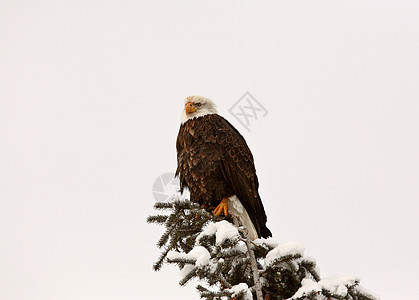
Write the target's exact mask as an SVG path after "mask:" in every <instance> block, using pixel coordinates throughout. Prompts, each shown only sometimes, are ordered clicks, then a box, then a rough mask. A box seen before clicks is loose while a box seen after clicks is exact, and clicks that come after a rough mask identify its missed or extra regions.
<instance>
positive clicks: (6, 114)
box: [0, 0, 419, 300]
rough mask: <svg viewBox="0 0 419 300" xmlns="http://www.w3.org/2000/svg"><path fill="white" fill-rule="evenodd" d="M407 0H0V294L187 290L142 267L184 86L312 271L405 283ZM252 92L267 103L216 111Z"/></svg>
mask: <svg viewBox="0 0 419 300" xmlns="http://www.w3.org/2000/svg"><path fill="white" fill-rule="evenodd" d="M418 12H419V6H418V4H417V2H416V1H402V0H398V1H383V0H380V1H378V0H377V1H368V0H367V1H366V0H362V1H337V0H334V1H332V0H329V1H323V0H319V1H312V0H311V1H295V0H292V1H291V0H290V1H272V2H266V3H262V2H260V1H258V2H256V1H228V2H226V1H176V2H175V1H153V2H151V1H150V2H147V3H146V2H145V1H80V0H77V1H74V0H73V1H57V2H52V1H5V0H3V1H0V134H1V135H0V136H1V139H0V236H1V246H0V249H1V250H0V252H1V255H0V297H1V298H2V299H31V300H33V299H42V300H45V299H60V300H65V299H101V300H103V299H197V298H198V297H197V293H196V292H195V289H194V286H193V285H191V286H189V287H186V288H181V287H179V286H178V280H179V277H178V271H177V269H175V268H172V267H166V268H164V269H163V271H162V272H158V273H155V272H153V271H152V269H151V265H152V263H153V262H154V261H155V260H156V258H157V257H158V255H159V251H158V250H157V248H156V247H155V243H156V242H157V240H158V238H159V236H160V234H161V230H160V229H159V228H158V227H157V226H155V225H147V224H146V223H145V218H146V217H147V215H148V214H150V213H153V211H152V205H153V203H154V199H153V195H152V185H153V183H154V181H155V179H156V178H157V177H158V176H159V175H160V174H162V173H166V172H173V171H174V170H175V168H176V153H175V139H176V135H177V131H178V127H179V116H180V111H181V109H182V106H183V98H184V97H186V96H188V95H191V94H202V95H205V96H207V97H210V98H211V99H213V100H214V101H215V102H216V103H217V104H218V106H219V110H220V113H221V114H222V115H224V116H225V117H226V118H227V119H229V120H230V121H231V122H232V123H233V124H234V125H235V126H236V127H237V128H238V129H239V130H240V131H241V132H242V133H243V135H244V136H245V138H246V139H247V141H248V144H249V146H250V148H251V149H252V151H253V154H254V157H255V163H256V168H257V171H258V174H259V180H260V193H261V196H262V200H263V202H264V204H265V208H266V211H267V215H268V226H269V228H270V229H271V230H272V232H273V233H274V236H275V238H276V239H277V240H278V241H280V242H288V241H296V242H301V243H304V244H305V246H306V254H308V255H311V256H313V257H315V258H316V259H317V261H318V264H319V267H320V270H321V274H322V276H329V275H333V274H339V275H341V276H350V275H357V276H359V277H361V279H362V281H361V282H362V283H363V285H364V286H366V287H367V288H369V289H370V290H372V291H373V292H375V293H377V294H379V295H381V296H382V298H383V299H412V297H414V295H418V294H419V288H418V284H417V282H418V279H419V271H418V269H419V258H418V255H417V254H418V250H419V249H418V243H419V242H418V236H419V232H418V225H419V223H418V220H417V217H418V213H419V209H418V188H417V181H418V167H419V166H418V159H417V155H415V154H417V152H418V144H417V133H418V125H417V111H418V101H417V100H418V95H419V91H418V79H419V78H418V55H417V53H418V50H419V49H418V48H419V47H418V44H419V42H418V25H419V22H418ZM246 91H249V92H250V93H251V94H252V95H253V96H255V98H256V99H257V100H258V101H259V102H260V103H261V104H262V105H263V106H264V107H265V108H266V109H267V110H268V115H267V116H266V117H265V118H261V119H259V120H258V121H256V122H254V123H253V124H252V125H251V132H247V131H246V130H245V129H244V128H243V127H242V126H241V125H240V124H239V123H238V122H237V121H236V120H235V119H234V118H233V117H232V116H231V115H230V114H229V112H228V109H229V108H230V107H231V106H232V105H233V104H234V103H235V101H237V100H238V99H239V98H240V97H241V96H242V95H243V94H244V93H245V92H246Z"/></svg>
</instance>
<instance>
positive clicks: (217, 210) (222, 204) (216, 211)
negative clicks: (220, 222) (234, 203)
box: [214, 198, 228, 217]
mask: <svg viewBox="0 0 419 300" xmlns="http://www.w3.org/2000/svg"><path fill="white" fill-rule="evenodd" d="M222 212H224V216H227V215H228V204H227V199H226V198H223V200H221V202H220V204H218V206H217V207H216V208H215V209H214V215H215V216H216V217H218V216H219V215H221V213H222Z"/></svg>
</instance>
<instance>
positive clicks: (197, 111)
mask: <svg viewBox="0 0 419 300" xmlns="http://www.w3.org/2000/svg"><path fill="white" fill-rule="evenodd" d="M216 113H217V107H216V105H215V103H214V102H212V101H211V100H210V99H208V98H205V97H203V96H189V97H186V98H185V107H184V109H183V111H182V116H181V120H182V124H183V123H185V122H186V121H188V120H190V119H194V118H198V117H202V116H205V115H209V114H216Z"/></svg>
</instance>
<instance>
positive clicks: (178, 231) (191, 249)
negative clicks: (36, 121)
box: [147, 200, 379, 300]
mask: <svg viewBox="0 0 419 300" xmlns="http://www.w3.org/2000/svg"><path fill="white" fill-rule="evenodd" d="M155 208H156V209H157V210H161V211H164V212H166V214H160V215H155V216H150V217H149V218H148V219H147V221H148V222H149V223H154V224H157V225H160V226H164V227H165V228H166V230H165V232H164V233H163V235H162V236H161V238H160V239H159V241H158V243H157V246H158V248H160V249H161V255H160V257H159V259H158V261H157V262H156V263H155V264H154V266H153V267H154V269H155V270H156V271H157V270H159V269H160V268H161V266H162V265H163V264H175V265H177V266H178V267H179V269H180V276H181V280H180V282H179V283H180V284H181V285H185V284H187V283H188V282H189V281H190V280H191V279H197V280H198V281H199V282H200V284H199V285H198V286H197V287H196V288H197V290H198V292H199V295H200V297H201V299H208V300H212V299H226V300H227V299H236V300H240V299H242V300H243V299H244V300H251V299H257V300H262V299H263V300H273V299H288V300H303V299H369V300H375V299H379V298H378V297H377V296H374V295H372V294H371V293H369V292H367V291H366V290H365V289H364V288H362V287H361V286H360V285H359V279H358V278H355V277H350V278H340V277H338V276H332V277H327V278H323V279H322V278H321V277H320V274H319V270H318V267H317V264H316V261H315V260H314V259H313V258H310V257H307V256H305V254H304V246H303V245H302V244H299V243H295V242H288V243H279V242H277V241H275V240H274V239H272V238H269V239H264V238H262V239H256V240H254V241H252V240H250V239H249V238H248V237H247V235H246V230H245V229H244V228H241V227H236V226H235V225H233V220H232V219H231V218H229V217H215V216H214V214H213V213H212V212H211V211H207V210H206V209H204V208H201V207H199V205H197V204H195V203H191V202H189V201H187V200H182V201H180V200H176V201H174V202H170V203H168V202H165V203H156V204H155Z"/></svg>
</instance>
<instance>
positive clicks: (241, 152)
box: [214, 115, 270, 235]
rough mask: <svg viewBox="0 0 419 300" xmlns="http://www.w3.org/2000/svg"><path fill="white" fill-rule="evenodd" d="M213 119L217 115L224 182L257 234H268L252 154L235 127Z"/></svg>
mask: <svg viewBox="0 0 419 300" xmlns="http://www.w3.org/2000/svg"><path fill="white" fill-rule="evenodd" d="M214 116H217V121H216V122H215V124H216V127H217V134H216V138H217V145H218V146H219V147H220V150H221V152H222V153H221V154H222V157H223V160H222V161H223V174H224V179H225V180H226V181H227V182H228V183H229V184H230V186H231V187H232V188H233V190H234V191H235V194H236V196H237V197H238V198H239V199H240V201H241V203H242V205H243V206H244V207H245V209H246V210H247V212H248V214H249V216H250V218H251V220H252V222H253V224H254V225H255V227H256V229H257V231H258V233H259V234H261V232H263V231H265V228H266V226H265V224H266V220H267V218H266V213H265V210H264V208H263V204H262V201H261V199H260V196H259V192H258V188H259V181H258V178H257V175H256V168H255V165H254V161H253V156H252V152H251V151H250V149H249V147H248V146H247V143H246V141H245V139H244V138H243V136H242V135H241V134H240V133H239V132H238V130H237V129H236V128H234V127H233V126H232V125H231V124H230V123H229V122H228V121H227V120H226V119H224V118H222V117H221V116H218V115H214ZM266 230H268V229H267V228H266ZM268 231H269V230H268ZM269 233H270V232H269ZM263 235H265V234H263Z"/></svg>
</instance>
